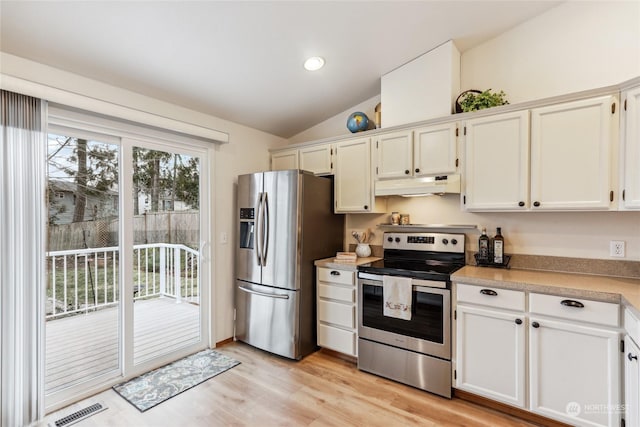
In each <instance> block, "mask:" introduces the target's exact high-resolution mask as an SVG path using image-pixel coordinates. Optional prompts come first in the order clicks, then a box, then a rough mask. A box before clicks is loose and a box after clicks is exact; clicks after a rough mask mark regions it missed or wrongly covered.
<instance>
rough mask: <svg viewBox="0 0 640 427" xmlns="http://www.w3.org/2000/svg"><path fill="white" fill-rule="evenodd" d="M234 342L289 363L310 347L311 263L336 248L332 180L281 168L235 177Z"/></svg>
mask: <svg viewBox="0 0 640 427" xmlns="http://www.w3.org/2000/svg"><path fill="white" fill-rule="evenodd" d="M237 215H238V218H237V220H238V222H239V226H238V230H239V231H238V239H237V245H238V246H237V253H236V273H237V280H236V290H235V291H236V323H235V328H236V330H235V338H236V339H238V340H240V341H244V342H246V343H248V344H250V345H252V346H254V347H257V348H260V349H263V350H266V351H269V352H271V353H275V354H278V355H281V356H284V357H288V358H291V359H301V358H302V357H304V356H306V355H307V354H309V353H311V352H313V351H314V350H315V349H316V303H315V295H316V293H315V288H316V285H315V267H314V265H313V262H314V261H315V260H317V259H321V258H327V257H330V256H333V255H335V253H336V252H337V251H340V250H342V247H343V239H344V217H343V215H337V214H334V213H333V181H332V180H331V179H329V178H325V177H317V176H314V175H313V174H312V173H310V172H305V171H300V170H286V171H273V172H260V173H255V174H250V175H240V176H239V177H238V209H237Z"/></svg>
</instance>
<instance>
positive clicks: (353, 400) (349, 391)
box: [40, 343, 534, 427]
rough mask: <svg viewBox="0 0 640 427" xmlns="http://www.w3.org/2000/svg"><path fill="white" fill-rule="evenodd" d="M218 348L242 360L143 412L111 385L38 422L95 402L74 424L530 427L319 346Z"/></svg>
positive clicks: (234, 345) (234, 344)
mask: <svg viewBox="0 0 640 427" xmlns="http://www.w3.org/2000/svg"><path fill="white" fill-rule="evenodd" d="M216 350H217V351H219V352H221V353H224V354H227V355H229V356H232V357H234V358H236V359H237V360H239V361H240V362H241V364H240V365H238V366H236V367H234V368H232V369H231V370H229V371H227V372H224V373H222V374H220V375H218V376H216V377H214V378H212V379H210V380H208V381H206V382H204V383H202V384H200V385H198V386H196V387H194V388H192V389H190V390H188V391H186V392H184V393H182V394H180V395H178V396H176V397H174V398H172V399H170V400H168V401H165V402H163V403H161V404H160V405H158V406H156V407H155V408H152V409H150V410H148V411H147V412H145V413H141V412H139V411H138V410H137V409H136V408H134V407H133V406H132V405H131V404H129V403H128V402H127V401H125V400H124V399H123V398H122V397H120V396H119V395H118V394H117V393H115V392H114V391H113V390H108V391H105V392H103V393H100V394H98V395H96V396H94V397H92V398H89V399H86V400H84V401H82V402H78V403H77V404H75V405H72V406H70V407H68V408H65V409H63V410H61V411H58V412H57V413H54V414H52V415H50V416H48V417H47V418H46V419H45V420H44V421H43V422H42V423H41V424H40V426H46V425H47V424H46V423H47V422H53V421H55V420H57V419H59V418H61V417H63V416H65V415H68V414H70V413H73V412H75V411H77V410H79V409H81V408H84V407H86V406H88V405H91V404H93V403H95V402H99V403H102V404H103V405H105V406H107V407H108V409H107V410H106V411H104V412H101V413H98V414H95V415H93V416H92V417H90V418H88V419H86V420H84V421H82V422H81V423H80V424H79V425H80V426H86V427H90V426H154V427H157V426H190V427H191V426H207V427H210V426H227V425H237V426H243V425H246V426H261V427H262V426H340V427H342V426H367V427H368V426H385V427H392V426H425V427H432V426H484V427H501V426H522V427H524V426H533V425H534V424H530V423H527V422H524V421H521V420H518V419H516V418H513V417H510V416H508V415H504V414H501V413H498V412H495V411H492V410H490V409H485V408H482V407H480V406H477V405H475V404H473V403H470V402H466V401H463V400H460V399H457V398H454V399H452V400H448V399H445V398H441V397H438V396H435V395H432V394H430V393H427V392H424V391H421V390H418V389H415V388H412V387H408V386H405V385H402V384H399V383H395V382H393V381H389V380H386V379H383V378H380V377H377V376H375V375H371V374H368V373H365V372H361V371H358V369H357V367H356V365H355V364H354V363H352V362H350V361H347V360H343V359H341V358H338V357H336V356H335V353H331V352H327V351H325V350H320V351H318V352H316V353H314V354H312V355H310V356H307V357H306V358H305V359H303V360H302V361H300V362H294V361H290V360H287V359H283V358H281V357H278V356H273V355H270V354H268V353H265V352H263V351H260V350H257V349H254V348H253V347H250V346H248V345H246V344H242V343H230V344H227V345H224V346H222V347H219V348H218V349H216Z"/></svg>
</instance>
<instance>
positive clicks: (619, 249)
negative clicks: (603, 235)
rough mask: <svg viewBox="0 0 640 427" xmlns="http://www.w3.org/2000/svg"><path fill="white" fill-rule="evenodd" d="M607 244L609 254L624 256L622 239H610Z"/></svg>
mask: <svg viewBox="0 0 640 427" xmlns="http://www.w3.org/2000/svg"><path fill="white" fill-rule="evenodd" d="M609 245H610V246H609V256H612V257H618V258H624V256H625V255H624V241H622V240H612V241H611V242H610V243H609Z"/></svg>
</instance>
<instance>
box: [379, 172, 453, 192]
mask: <svg viewBox="0 0 640 427" xmlns="http://www.w3.org/2000/svg"><path fill="white" fill-rule="evenodd" d="M375 187H376V189H375V195H376V196H426V195H431V194H438V195H441V194H446V193H460V175H443V176H435V177H433V176H428V177H423V178H402V179H389V180H380V181H376V183H375Z"/></svg>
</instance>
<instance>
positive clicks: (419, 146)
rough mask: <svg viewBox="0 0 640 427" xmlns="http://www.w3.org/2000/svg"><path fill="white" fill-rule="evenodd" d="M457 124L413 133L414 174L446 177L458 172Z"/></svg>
mask: <svg viewBox="0 0 640 427" xmlns="http://www.w3.org/2000/svg"><path fill="white" fill-rule="evenodd" d="M456 128H457V124H456V123H445V124H443V125H438V126H429V127H426V128H421V129H416V130H415V131H413V174H414V175H415V176H433V175H446V174H450V173H454V172H456V170H457V167H456V161H457V157H458V149H457V144H456Z"/></svg>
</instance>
